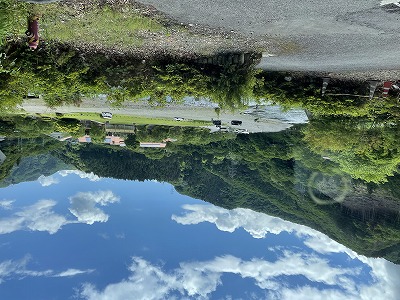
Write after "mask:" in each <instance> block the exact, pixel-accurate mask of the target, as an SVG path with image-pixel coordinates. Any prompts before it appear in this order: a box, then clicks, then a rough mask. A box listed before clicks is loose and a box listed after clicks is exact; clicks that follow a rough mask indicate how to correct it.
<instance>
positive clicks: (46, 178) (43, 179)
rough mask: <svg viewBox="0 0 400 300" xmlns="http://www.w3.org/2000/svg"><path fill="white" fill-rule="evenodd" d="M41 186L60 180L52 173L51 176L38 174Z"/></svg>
mask: <svg viewBox="0 0 400 300" xmlns="http://www.w3.org/2000/svg"><path fill="white" fill-rule="evenodd" d="M37 181H38V182H39V183H40V184H41V185H42V186H50V185H52V184H57V183H59V182H60V180H58V179H57V178H55V177H54V176H53V175H52V176H44V175H40V177H39V178H38V180H37Z"/></svg>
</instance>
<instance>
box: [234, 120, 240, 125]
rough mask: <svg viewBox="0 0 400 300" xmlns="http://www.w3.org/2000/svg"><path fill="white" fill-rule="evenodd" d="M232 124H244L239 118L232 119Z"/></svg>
mask: <svg viewBox="0 0 400 300" xmlns="http://www.w3.org/2000/svg"><path fill="white" fill-rule="evenodd" d="M231 124H232V125H242V121H239V120H232V121H231Z"/></svg>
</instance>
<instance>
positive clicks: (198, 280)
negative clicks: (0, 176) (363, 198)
mask: <svg viewBox="0 0 400 300" xmlns="http://www.w3.org/2000/svg"><path fill="white" fill-rule="evenodd" d="M399 276H400V269H399V267H398V266H396V265H394V264H392V263H390V262H387V261H385V260H383V259H376V258H366V257H363V256H360V255H358V254H357V253H355V252H353V251H352V250H350V249H348V248H346V247H344V246H342V245H340V244H338V243H336V242H334V241H332V240H331V239H329V238H328V237H327V236H325V235H323V234H321V233H319V232H317V231H315V230H313V229H310V228H308V227H306V226H301V225H297V224H293V223H290V222H287V221H284V220H282V219H279V218H274V217H271V216H267V215H265V214H260V213H256V212H253V211H251V210H247V209H235V210H231V211H228V210H226V209H223V208H219V207H216V206H213V205H211V204H208V203H206V202H203V201H201V200H198V199H192V198H190V197H187V196H183V195H180V194H178V193H177V192H176V191H175V190H174V188H173V187H172V186H171V185H169V184H166V183H159V182H154V181H145V182H135V181H124V180H115V179H109V178H99V177H97V176H96V175H94V174H85V173H82V172H79V171H60V172H58V173H56V174H54V175H52V176H49V177H44V176H42V177H40V178H39V179H38V180H37V181H34V182H26V183H20V184H17V185H13V186H9V187H7V188H3V189H0V295H1V298H2V299H30V300H32V299H42V300H45V299H73V298H74V299H76V298H78V299H88V300H91V299H96V300H99V299H100V300H101V299H124V300H126V299H191V298H192V299H294V297H295V299H322V298H323V299H344V298H346V299H378V298H380V299H382V297H383V298H384V299H396V296H397V295H398V294H399V293H400V291H399V290H398V288H397V282H398V280H399Z"/></svg>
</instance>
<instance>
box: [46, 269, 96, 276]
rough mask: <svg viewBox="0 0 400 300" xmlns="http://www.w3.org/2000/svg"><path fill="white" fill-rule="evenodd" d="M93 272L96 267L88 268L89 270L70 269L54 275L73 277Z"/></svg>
mask: <svg viewBox="0 0 400 300" xmlns="http://www.w3.org/2000/svg"><path fill="white" fill-rule="evenodd" d="M92 272H94V269H88V270H78V269H68V270H65V271H63V272H60V273H58V274H55V275H53V277H72V276H76V275H81V274H90V273H92Z"/></svg>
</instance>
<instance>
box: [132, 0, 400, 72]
mask: <svg viewBox="0 0 400 300" xmlns="http://www.w3.org/2000/svg"><path fill="white" fill-rule="evenodd" d="M139 2H143V3H145V4H151V5H153V6H155V7H156V8H157V9H159V10H161V11H163V12H165V13H167V14H168V15H169V16H171V17H173V18H175V19H177V20H179V21H181V22H185V23H193V24H202V25H209V26H212V27H223V28H226V29H228V30H235V31H239V32H242V33H245V34H253V35H255V36H268V37H271V38H280V39H282V40H283V41H285V42H289V46H290V47H289V48H290V49H291V50H292V51H289V52H286V53H278V55H277V56H276V57H267V58H264V59H263V61H262V62H261V64H260V67H262V68H264V69H273V70H313V71H336V72H340V71H365V70H381V69H400V59H399V49H400V10H398V11H396V10H388V9H387V7H384V6H381V4H380V1H379V0H323V1H318V0H301V1H299V0H169V1H164V0H139ZM386 2H388V1H386ZM389 2H390V1H389Z"/></svg>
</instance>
